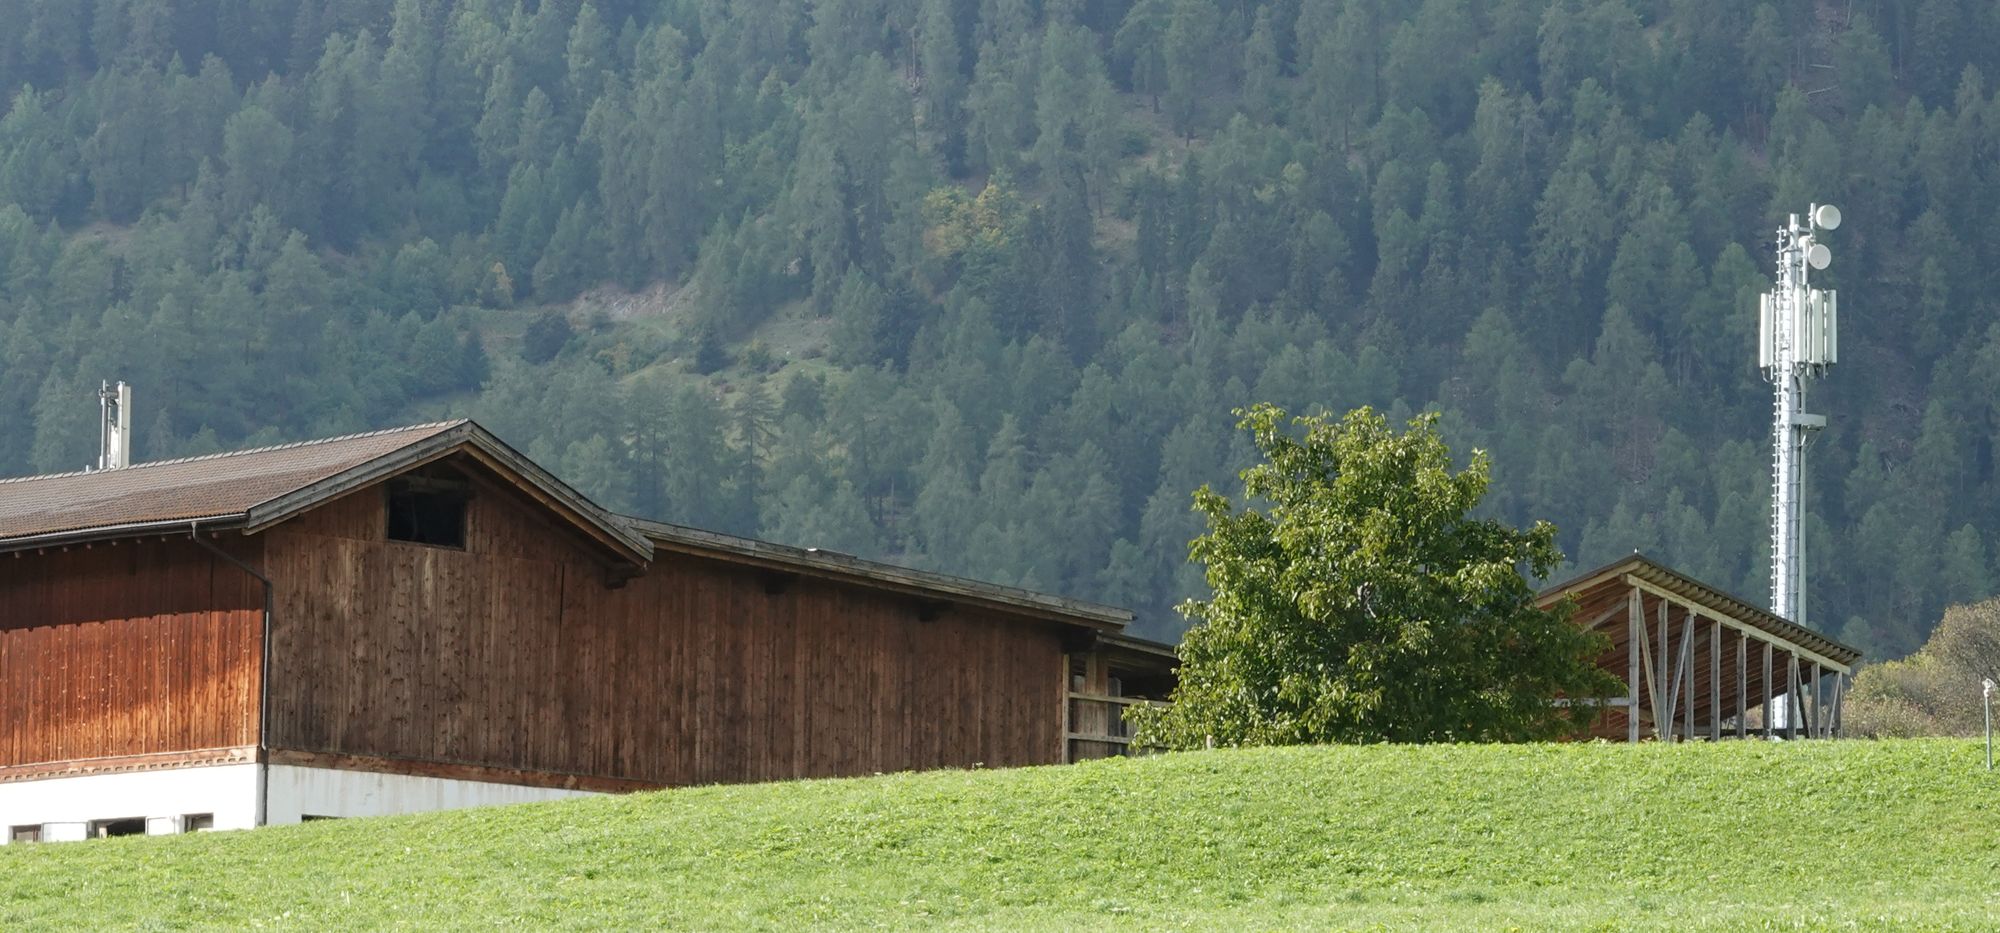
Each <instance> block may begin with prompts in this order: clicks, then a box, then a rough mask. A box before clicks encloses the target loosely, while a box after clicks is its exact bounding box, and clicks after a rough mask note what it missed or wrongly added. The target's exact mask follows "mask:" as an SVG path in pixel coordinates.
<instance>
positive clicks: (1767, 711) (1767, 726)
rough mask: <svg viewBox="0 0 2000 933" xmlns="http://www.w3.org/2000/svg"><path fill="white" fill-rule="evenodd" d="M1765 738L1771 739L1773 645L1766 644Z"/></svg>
mask: <svg viewBox="0 0 2000 933" xmlns="http://www.w3.org/2000/svg"><path fill="white" fill-rule="evenodd" d="M1763 706H1764V737H1765V738H1767V739H1768V738H1770V737H1771V721H1772V720H1771V643H1770V642H1768V641H1767V642H1765V643H1764V700H1763Z"/></svg>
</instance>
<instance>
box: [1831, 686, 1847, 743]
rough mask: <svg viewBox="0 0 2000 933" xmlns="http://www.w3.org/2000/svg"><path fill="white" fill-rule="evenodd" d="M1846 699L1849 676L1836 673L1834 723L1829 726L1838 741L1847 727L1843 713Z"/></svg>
mask: <svg viewBox="0 0 2000 933" xmlns="http://www.w3.org/2000/svg"><path fill="white" fill-rule="evenodd" d="M1846 697H1847V675H1845V674H1841V673H1838V672H1836V673H1835V674H1834V675H1833V716H1832V717H1831V719H1832V722H1831V723H1830V724H1829V725H1830V727H1831V728H1832V730H1833V737H1834V738H1836V739H1837V738H1840V737H1841V736H1842V735H1843V734H1844V732H1845V729H1846V727H1847V722H1846V718H1845V716H1843V715H1842V712H1841V701H1842V700H1843V699H1845V698H1846Z"/></svg>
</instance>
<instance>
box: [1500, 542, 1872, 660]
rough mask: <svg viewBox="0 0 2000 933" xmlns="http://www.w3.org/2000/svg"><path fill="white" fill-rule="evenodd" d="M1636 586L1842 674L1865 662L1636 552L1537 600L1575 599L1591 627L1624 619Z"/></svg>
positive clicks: (1851, 650) (1848, 649) (1834, 642)
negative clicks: (1817, 659)
mask: <svg viewBox="0 0 2000 933" xmlns="http://www.w3.org/2000/svg"><path fill="white" fill-rule="evenodd" d="M1634 585H1637V586H1639V587H1640V588H1643V589H1647V590H1649V591H1653V592H1657V593H1660V594H1662V595H1664V596H1666V597H1668V598H1670V599H1671V600H1672V601H1674V602H1676V603H1680V604H1682V605H1688V606H1693V607H1695V608H1698V609H1699V610H1701V612H1702V613H1703V614H1704V615H1706V616H1709V617H1711V618H1725V619H1730V620H1733V621H1735V622H1738V623H1741V624H1743V625H1746V626H1750V627H1753V628H1756V629H1759V630H1761V631H1763V632H1764V633H1765V634H1766V635H1768V636H1770V637H1771V638H1772V639H1773V640H1775V641H1778V642H1780V643H1790V644H1794V645H1798V646H1799V647H1800V648H1802V649H1804V650H1806V651H1809V652H1812V653H1814V654H1818V655H1820V656H1822V657H1824V658H1825V659H1826V660H1827V661H1829V662H1832V664H1831V665H1830V666H1838V667H1839V668H1841V669H1842V670H1846V669H1850V668H1852V666H1853V665H1854V663H1855V662H1857V661H1859V660H1861V649H1859V648H1855V647H1853V646H1851V645H1848V644H1845V643H1843V642H1841V641H1839V640H1838V639H1835V638H1833V637H1831V636H1828V635H1823V634H1821V633H1819V632H1816V631H1814V630H1812V629H1810V628H1807V627H1805V626H1803V625H1799V624H1797V623H1795V622H1792V621H1791V620H1789V619H1784V618H1780V617H1778V616H1776V615H1773V614H1772V613H1771V612H1770V611H1769V610H1767V609H1764V608H1762V607H1759V606H1757V605H1755V604H1753V603H1751V602H1749V601H1747V600H1743V599H1739V598H1737V597H1735V596H1732V595H1730V594H1728V593H1726V592H1724V591H1722V590H1721V589H1718V588H1716V587H1713V586H1710V585H1708V584H1706V583H1703V582H1701V581H1700V580H1696V579H1695V578H1693V577H1690V576H1688V575H1686V574H1683V573H1680V572H1679V571H1676V570H1673V569H1671V568H1669V567H1667V566H1666V565H1664V564H1661V563H1660V562H1658V561H1655V560H1653V559H1652V558H1650V557H1647V556H1646V555H1644V554H1640V553H1636V552H1635V553H1633V554H1632V555H1631V556H1629V557H1624V558H1620V559H1618V560H1615V561H1612V562H1611V563H1609V564H1606V565H1604V566H1602V567H1599V568H1597V569H1596V570H1592V571H1590V572H1588V573H1585V574H1582V575H1580V576H1578V577H1576V578H1574V579H1572V580H1570V581H1568V582H1566V583H1561V584H1558V585H1556V586H1552V587H1549V588H1548V589H1546V590H1543V591H1542V592H1541V594H1540V595H1539V596H1538V597H1537V601H1538V602H1539V603H1541V604H1542V605H1544V606H1547V605H1552V604H1554V603H1555V602H1556V601H1558V600H1560V599H1562V598H1563V597H1564V596H1573V597H1575V598H1576V601H1577V613H1576V619H1577V621H1578V622H1579V623H1581V624H1585V625H1589V624H1591V623H1592V621H1593V620H1598V619H1608V618H1609V617H1611V616H1617V617H1618V618H1621V619H1622V618H1623V616H1619V615H1618V613H1620V612H1622V611H1623V607H1624V605H1625V597H1626V592H1627V590H1628V589H1630V588H1631V587H1632V586H1634Z"/></svg>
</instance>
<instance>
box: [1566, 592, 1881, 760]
mask: <svg viewBox="0 0 2000 933" xmlns="http://www.w3.org/2000/svg"><path fill="white" fill-rule="evenodd" d="M1566 598H1567V599H1574V600H1575V601H1576V607H1577V608H1576V615H1575V616H1574V617H1573V620H1574V621H1575V622H1576V624H1578V625H1581V626H1583V627H1585V628H1588V629H1590V630H1592V631H1597V632H1602V633H1604V634H1605V635H1606V636H1608V637H1609V639H1610V641H1611V648H1610V650H1608V651H1606V652H1605V653H1604V654H1603V656H1601V657H1600V658H1599V659H1598V665H1599V666H1600V667H1602V668H1604V669H1605V670H1607V671H1610V672H1611V673H1613V674H1615V675H1617V676H1618V678H1619V679H1620V680H1622V681H1624V682H1625V684H1626V686H1627V693H1626V695H1625V696H1622V697H1612V698H1611V699H1610V700H1608V701H1606V703H1605V707H1606V708H1605V710H1604V713H1603V715H1601V716H1599V717H1598V718H1597V720H1596V722H1595V723H1594V724H1593V725H1592V728H1591V735H1593V736H1595V737H1598V738H1608V739H1624V740H1626V741H1630V742H1637V741H1639V740H1641V739H1657V740H1662V741H1676V740H1679V741H1686V740H1689V739H1708V740H1718V739H1724V738H1739V739H1740V738H1747V737H1751V736H1756V737H1760V738H1761V737H1771V738H1833V737H1837V736H1839V735H1840V734H1841V706H1842V699H1843V697H1844V696H1845V694H1846V684H1847V681H1848V679H1849V678H1850V677H1851V675H1852V674H1853V671H1854V665H1855V663H1856V662H1858V661H1859V660H1860V659H1861V652H1860V651H1859V650H1857V649H1855V648H1852V647H1849V646H1848V645H1844V644H1842V643H1840V642H1839V641H1836V640H1834V639H1832V638H1828V637H1827V636H1825V635H1822V634H1820V633H1818V632H1815V631H1813V630H1811V629H1809V628H1806V627H1804V626H1801V625H1797V624H1794V623H1792V622H1790V621H1788V620H1786V619H1781V618H1779V617H1777V616H1775V615H1772V614H1771V613H1770V612H1768V611H1766V610H1764V609H1761V608H1758V607H1757V606H1755V605H1752V604H1750V603H1748V602H1745V601H1743V600H1740V599H1737V598H1736V597H1734V596H1731V595H1729V594H1727V593H1724V592H1722V591H1721V590H1718V589H1716V588H1714V587H1711V586H1709V585H1707V584H1705V583H1702V582H1701V581H1699V580H1695V579H1693V578H1691V577H1688V576H1686V575H1684V574H1681V573H1678V572H1676V571H1674V570H1672V569H1669V568H1667V567H1666V566H1664V565H1662V564H1659V563H1657V562H1655V561H1653V560H1651V559H1649V558H1647V557H1646V556H1645V555H1643V554H1633V555H1632V556H1630V557H1627V558H1624V559H1623V560H1618V561H1614V562H1612V563H1611V564H1609V565H1607V566H1604V567H1600V568H1598V569H1596V570H1593V571H1591V572H1589V573H1586V574H1584V575H1582V576H1580V577H1577V578H1576V579H1574V580H1572V581H1570V582H1568V583H1564V584H1562V585H1560V586H1555V587H1551V588H1550V589H1548V590H1546V591H1544V592H1543V593H1542V594H1541V596H1540V602H1541V604H1542V605H1543V606H1544V607H1547V606H1552V605H1555V604H1556V603H1558V602H1560V601H1562V600H1563V599H1566Z"/></svg>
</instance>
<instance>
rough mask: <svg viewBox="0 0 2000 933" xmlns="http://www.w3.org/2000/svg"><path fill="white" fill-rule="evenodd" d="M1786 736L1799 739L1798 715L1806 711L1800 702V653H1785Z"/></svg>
mask: <svg viewBox="0 0 2000 933" xmlns="http://www.w3.org/2000/svg"><path fill="white" fill-rule="evenodd" d="M1784 657H1786V661H1784V737H1786V739H1798V717H1800V713H1804V711H1802V709H1800V703H1798V653H1796V651H1786V653H1784Z"/></svg>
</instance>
